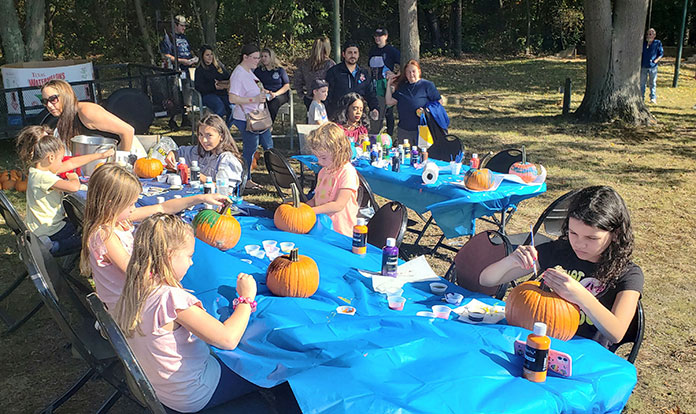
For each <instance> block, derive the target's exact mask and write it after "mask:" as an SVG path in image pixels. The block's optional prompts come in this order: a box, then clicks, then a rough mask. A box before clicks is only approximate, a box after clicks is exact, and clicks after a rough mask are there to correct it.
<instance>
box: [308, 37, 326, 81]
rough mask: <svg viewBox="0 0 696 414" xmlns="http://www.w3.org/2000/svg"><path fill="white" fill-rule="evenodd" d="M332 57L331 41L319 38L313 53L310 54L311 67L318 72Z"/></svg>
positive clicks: (316, 40)
mask: <svg viewBox="0 0 696 414" xmlns="http://www.w3.org/2000/svg"><path fill="white" fill-rule="evenodd" d="M330 55H331V41H330V40H329V38H328V37H326V36H324V37H319V38H317V39H315V40H314V44H313V45H312V51H311V52H310V54H309V67H310V68H311V69H312V71H314V72H316V71H318V70H319V69H321V66H322V65H323V64H324V62H326V61H327V60H329V58H330Z"/></svg>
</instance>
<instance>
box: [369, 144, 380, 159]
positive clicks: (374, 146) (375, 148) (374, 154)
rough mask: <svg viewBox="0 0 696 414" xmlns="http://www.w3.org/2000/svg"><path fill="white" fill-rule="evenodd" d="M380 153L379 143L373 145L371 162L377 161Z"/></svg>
mask: <svg viewBox="0 0 696 414" xmlns="http://www.w3.org/2000/svg"><path fill="white" fill-rule="evenodd" d="M378 156H379V154H378V153H377V145H373V146H372V150H371V151H370V164H372V163H374V162H375V161H377V160H378V158H377V157H378Z"/></svg>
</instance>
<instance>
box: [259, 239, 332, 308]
mask: <svg viewBox="0 0 696 414" xmlns="http://www.w3.org/2000/svg"><path fill="white" fill-rule="evenodd" d="M298 252H299V250H298V249H293V250H292V251H291V252H290V254H289V255H284V256H279V257H276V258H275V259H274V260H273V261H272V262H271V264H270V265H269V266H268V270H267V271H266V286H268V289H269V290H270V291H271V292H272V293H273V294H274V295H276V296H290V297H294V298H308V297H310V296H312V295H313V294H315V293H316V291H317V289H319V268H318V267H317V263H316V262H315V261H314V260H313V259H312V258H311V257H308V256H302V255H300V254H299V253H298Z"/></svg>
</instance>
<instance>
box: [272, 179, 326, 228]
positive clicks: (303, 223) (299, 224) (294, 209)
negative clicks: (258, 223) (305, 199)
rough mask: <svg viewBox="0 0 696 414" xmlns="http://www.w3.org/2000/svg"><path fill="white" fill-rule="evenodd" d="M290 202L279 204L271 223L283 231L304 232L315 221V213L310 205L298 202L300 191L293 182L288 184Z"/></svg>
mask: <svg viewBox="0 0 696 414" xmlns="http://www.w3.org/2000/svg"><path fill="white" fill-rule="evenodd" d="M290 187H291V190H292V202H290V203H285V204H281V205H279V206H278V208H276V211H275V213H274V214H273V223H274V224H275V226H276V227H277V228H278V229H280V230H283V231H289V232H290V233H297V234H305V233H308V232H309V231H310V230H312V227H314V223H316V222H317V215H316V214H315V213H314V210H312V207H310V206H308V205H307V204H305V203H301V202H300V192H299V190H298V189H297V186H296V185H295V183H292V184H290Z"/></svg>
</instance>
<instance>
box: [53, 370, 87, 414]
mask: <svg viewBox="0 0 696 414" xmlns="http://www.w3.org/2000/svg"><path fill="white" fill-rule="evenodd" d="M95 374H96V371H95V370H94V369H93V368H90V369H89V370H88V371H87V372H85V373H84V374H83V375H82V376H81V377H80V379H78V380H77V382H75V384H73V385H72V387H70V389H68V390H67V391H66V392H65V393H64V394H63V395H62V396H60V397H58V398H56V399H55V400H54V401H53V402H52V403H50V404H49V405H48V406H47V407H46V408H44V409H43V411H41V413H42V414H51V413H53V411H54V410H55V409H56V408H58V407H60V406H61V405H63V404H64V403H65V402H66V401H68V400H69V399H70V397H72V396H73V395H74V394H75V393H76V392H77V391H79V390H80V388H82V387H83V386H84V385H85V384H86V383H87V382H88V381H89V380H90V379H92V377H93V376H94V375H95Z"/></svg>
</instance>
